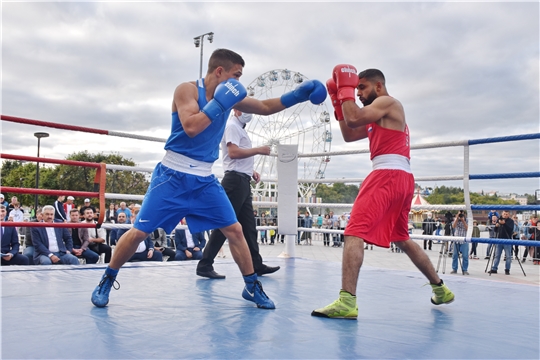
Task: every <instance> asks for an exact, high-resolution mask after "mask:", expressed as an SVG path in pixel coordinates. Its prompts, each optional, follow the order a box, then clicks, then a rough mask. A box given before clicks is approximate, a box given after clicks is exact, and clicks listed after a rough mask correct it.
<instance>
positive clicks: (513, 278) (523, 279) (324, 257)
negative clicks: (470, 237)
mask: <svg viewBox="0 0 540 360" xmlns="http://www.w3.org/2000/svg"><path fill="white" fill-rule="evenodd" d="M415 241H416V242H417V243H418V244H419V245H420V246H421V247H423V241H420V240H415ZM312 243H313V245H311V246H310V245H303V242H302V245H296V246H295V247H294V248H295V254H294V255H295V256H294V257H297V258H304V259H311V260H320V261H332V262H341V258H342V254H343V247H339V248H333V247H332V246H330V247H327V246H324V245H323V242H322V240H318V239H317V240H313V241H312ZM285 249H286V248H285V244H281V243H276V244H275V245H268V244H266V245H262V244H259V252H260V254H261V256H262V257H263V260H264V261H266V262H272V259H274V260H277V259H279V258H280V256H281V255H282V254H283V252H284V251H285ZM440 249H441V244H436V243H435V244H433V247H432V250H431V251H430V250H426V253H427V254H428V256H429V258H430V259H431V262H432V264H433V266H434V267H435V268H437V264H438V262H439V257H440V254H439V251H440ZM486 249H487V244H478V248H477V254H478V257H479V258H480V259H479V260H474V259H469V269H468V271H469V274H470V275H462V274H461V271H460V269H459V268H458V273H457V274H450V272H451V271H452V258H451V257H446V266H443V264H444V258H443V257H441V262H440V265H439V271H438V273H439V276H441V277H442V278H443V279H444V278H447V277H450V276H452V277H468V278H476V279H485V280H487V281H501V282H511V283H521V284H529V285H535V286H538V285H540V266H539V265H534V264H533V262H532V261H530V260H529V259H530V257H529V259H528V260H527V261H526V262H525V263H523V264H522V266H523V269H524V270H525V273H526V275H527V276H524V275H523V272H522V271H521V268H520V266H519V264H518V261H517V260H515V259H514V260H512V267H511V268H510V275H505V274H504V267H505V263H504V261H503V259H502V258H501V262H500V264H499V268H498V273H497V274H492V275H490V274H487V273H486V272H485V269H486V264H487V261H488V260H484V257H485V255H486ZM523 250H524V248H523V247H520V256H521V255H522V254H523ZM224 251H225V254H226V259H227V258H228V259H232V258H231V254H230V251H229V247H228V245H227V244H226V245H225V246H224ZM503 256H504V252H503ZM216 260H219V259H216ZM363 266H366V267H372V268H383V269H394V270H407V271H418V270H417V269H416V267H415V266H414V264H413V263H412V262H411V261H410V260H409V257H408V256H407V255H405V254H404V253H396V252H391V250H390V249H385V248H379V247H376V246H374V247H373V250H365V252H364V264H363ZM488 271H489V268H488Z"/></svg>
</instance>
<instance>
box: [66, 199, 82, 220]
mask: <svg viewBox="0 0 540 360" xmlns="http://www.w3.org/2000/svg"><path fill="white" fill-rule="evenodd" d="M74 200H75V198H74V197H73V196H68V197H67V200H66V202H65V203H64V213H65V214H66V219H67V222H69V221H70V216H71V215H70V214H71V210H73V209H76V208H77V206H75V204H74V203H73V201H74ZM79 219H80V216H79Z"/></svg>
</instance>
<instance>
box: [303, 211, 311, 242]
mask: <svg viewBox="0 0 540 360" xmlns="http://www.w3.org/2000/svg"><path fill="white" fill-rule="evenodd" d="M304 227H305V228H307V229H311V228H312V227H313V218H312V217H311V214H310V213H309V211H306V215H305V216H304ZM304 241H305V243H304V244H305V245H308V241H309V245H313V244H312V243H311V231H304Z"/></svg>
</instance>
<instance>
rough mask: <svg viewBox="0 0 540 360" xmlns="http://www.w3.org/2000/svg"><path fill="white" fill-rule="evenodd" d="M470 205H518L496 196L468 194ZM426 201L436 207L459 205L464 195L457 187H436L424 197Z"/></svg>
mask: <svg viewBox="0 0 540 360" xmlns="http://www.w3.org/2000/svg"><path fill="white" fill-rule="evenodd" d="M469 196H470V198H471V204H474V205H479V204H484V205H489V204H507V205H515V204H518V202H517V201H515V200H503V199H501V198H499V197H498V196H497V195H496V194H495V195H493V196H488V195H482V194H477V193H470V194H469ZM426 200H427V201H428V202H429V203H430V204H437V205H448V204H452V205H459V204H463V203H465V193H464V191H463V189H461V188H457V187H446V186H441V187H436V188H435V189H434V190H433V192H432V193H431V195H429V196H428V197H426Z"/></svg>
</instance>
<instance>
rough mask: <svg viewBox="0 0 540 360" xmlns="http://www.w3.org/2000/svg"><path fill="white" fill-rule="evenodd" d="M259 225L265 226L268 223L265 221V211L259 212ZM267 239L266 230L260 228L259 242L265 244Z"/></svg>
mask: <svg viewBox="0 0 540 360" xmlns="http://www.w3.org/2000/svg"><path fill="white" fill-rule="evenodd" d="M260 223H261V226H267V225H268V223H267V222H266V213H265V212H264V211H263V212H262V213H261V221H260ZM267 241H268V239H267V238H266V230H261V244H266V242H267Z"/></svg>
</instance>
